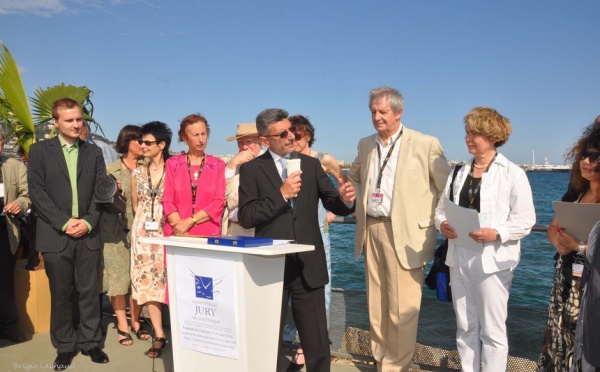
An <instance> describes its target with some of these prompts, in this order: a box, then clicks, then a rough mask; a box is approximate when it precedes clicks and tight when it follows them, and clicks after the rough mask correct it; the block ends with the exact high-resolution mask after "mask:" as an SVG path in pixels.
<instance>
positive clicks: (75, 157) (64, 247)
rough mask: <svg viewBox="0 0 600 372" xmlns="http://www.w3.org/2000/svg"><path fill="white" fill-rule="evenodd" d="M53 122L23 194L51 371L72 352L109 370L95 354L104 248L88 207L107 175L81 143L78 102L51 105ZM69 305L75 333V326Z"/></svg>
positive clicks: (97, 153) (95, 152) (33, 152)
mask: <svg viewBox="0 0 600 372" xmlns="http://www.w3.org/2000/svg"><path fill="white" fill-rule="evenodd" d="M52 122H53V123H54V125H55V126H56V128H57V129H58V132H59V133H58V136H57V137H55V138H52V139H50V140H46V141H43V142H39V143H36V144H34V145H32V146H31V149H30V152H29V192H30V196H31V201H32V203H33V205H34V206H35V208H36V210H37V213H38V220H37V250H38V251H40V252H42V254H43V256H44V262H45V266H46V275H47V276H48V280H49V282H50V295H51V318H50V338H51V340H52V345H53V346H54V348H55V349H56V350H57V353H58V355H57V357H56V360H55V361H54V370H55V371H62V370H64V369H66V368H68V367H69V366H70V365H71V361H72V359H73V357H74V356H75V354H76V353H77V349H80V350H81V352H82V354H83V355H89V356H90V358H91V359H92V361H93V362H95V363H108V356H107V355H106V354H105V353H104V352H103V351H102V349H100V347H99V345H100V341H101V340H102V333H101V330H100V320H101V319H100V313H99V311H98V308H99V306H100V304H99V297H98V293H99V292H100V284H101V283H100V281H99V276H100V270H101V260H102V250H101V248H102V242H101V241H100V234H99V232H100V230H99V229H98V226H97V225H98V219H99V217H100V210H99V208H98V206H97V205H96V203H95V202H94V201H93V197H94V187H95V185H96V182H97V181H98V180H99V178H100V177H102V176H104V175H105V174H106V167H105V164H104V160H103V158H102V151H101V150H100V148H98V147H97V146H93V145H90V144H89V143H86V142H84V141H80V140H79V135H80V131H81V127H82V125H83V117H82V111H81V105H80V104H79V103H78V102H77V101H75V100H72V99H70V98H63V99H60V100H58V101H56V102H54V104H53V106H52ZM74 299H77V303H76V304H73V301H74ZM73 305H75V306H77V309H78V311H79V317H80V322H79V324H78V325H74V324H73V323H74V322H73V316H74V314H73ZM76 328H77V329H76Z"/></svg>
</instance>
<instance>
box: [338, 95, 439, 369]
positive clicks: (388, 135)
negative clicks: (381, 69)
mask: <svg viewBox="0 0 600 372" xmlns="http://www.w3.org/2000/svg"><path fill="white" fill-rule="evenodd" d="M369 107H370V109H371V119H372V121H373V126H374V127H375V130H376V131H377V133H376V134H373V135H371V136H369V137H365V138H363V139H361V140H360V142H359V143H358V156H357V157H356V159H355V160H354V162H353V164H352V167H351V168H350V171H349V173H348V179H349V180H350V182H352V183H353V184H354V188H355V190H356V197H357V201H356V241H355V257H356V258H358V257H360V254H361V252H362V251H363V247H364V251H365V267H366V280H367V294H368V304H369V319H370V323H371V347H372V350H373V357H374V358H375V360H376V361H377V370H378V371H386V372H387V371H394V372H396V371H407V370H408V369H409V368H410V365H411V360H412V358H413V354H414V349H415V343H416V337H417V323H418V320H419V310H420V306H421V287H422V285H423V269H424V267H425V264H426V263H427V261H429V260H431V259H432V258H433V251H434V250H435V244H436V230H435V226H434V219H433V217H434V210H435V206H436V204H437V200H438V194H439V193H440V192H441V191H442V190H443V189H444V185H445V183H446V179H447V178H448V174H449V173H450V167H449V166H448V162H447V161H446V158H445V157H444V154H443V151H442V147H441V145H440V143H439V141H438V140H437V138H435V137H432V136H429V135H425V134H422V133H419V132H417V131H414V130H411V129H409V128H407V127H405V126H404V125H402V123H401V122H400V117H401V116H402V112H403V107H404V100H403V98H402V95H401V94H400V92H398V91H397V90H396V89H394V88H391V87H382V88H377V89H373V90H372V91H371V95H370V101H369Z"/></svg>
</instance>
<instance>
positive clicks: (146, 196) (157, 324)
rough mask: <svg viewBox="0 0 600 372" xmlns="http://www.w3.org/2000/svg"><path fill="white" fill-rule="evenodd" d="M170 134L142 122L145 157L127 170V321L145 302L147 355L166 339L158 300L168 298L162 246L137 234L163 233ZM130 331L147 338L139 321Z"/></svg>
mask: <svg viewBox="0 0 600 372" xmlns="http://www.w3.org/2000/svg"><path fill="white" fill-rule="evenodd" d="M171 136H172V132H171V129H170V128H169V127H168V126H167V124H165V123H161V122H159V121H153V122H150V123H147V124H144V125H143V126H142V139H141V140H140V141H139V143H140V144H141V146H142V153H143V154H144V158H145V160H146V161H145V164H144V165H142V166H140V167H138V168H136V169H134V170H133V171H132V172H131V190H132V193H131V202H132V205H133V210H134V213H135V217H134V219H133V227H132V229H131V298H132V301H133V302H134V304H135V307H134V309H133V310H132V315H131V325H132V328H133V327H135V324H139V315H140V310H141V306H143V305H147V307H148V313H149V314H150V322H151V323H152V327H153V328H154V339H153V340H152V346H151V347H150V350H148V352H147V355H148V357H150V358H158V357H159V356H160V355H161V353H162V349H163V347H164V346H165V344H166V342H167V339H166V337H165V332H164V329H163V325H162V304H163V303H167V302H168V297H167V276H166V270H165V269H166V268H165V247H164V246H163V245H158V244H147V243H142V242H140V241H139V238H140V237H146V236H150V237H160V236H163V227H164V218H163V208H162V203H161V202H162V198H163V190H164V184H165V161H166V160H167V159H168V158H169V146H170V144H171ZM133 331H134V332H135V333H136V336H137V337H138V338H139V339H147V338H148V336H147V333H145V332H144V331H143V329H142V327H141V324H139V326H138V328H137V329H135V328H133Z"/></svg>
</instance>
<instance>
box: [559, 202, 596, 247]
mask: <svg viewBox="0 0 600 372" xmlns="http://www.w3.org/2000/svg"><path fill="white" fill-rule="evenodd" d="M552 206H553V207H554V213H555V214H556V220H557V221H558V226H560V227H563V228H564V229H565V232H567V233H569V235H571V236H572V237H574V238H575V240H577V241H579V242H584V243H587V241H588V237H589V235H590V232H591V231H592V227H594V225H595V224H596V222H598V220H600V204H597V203H594V204H587V203H585V204H580V203H569V202H561V201H553V202H552Z"/></svg>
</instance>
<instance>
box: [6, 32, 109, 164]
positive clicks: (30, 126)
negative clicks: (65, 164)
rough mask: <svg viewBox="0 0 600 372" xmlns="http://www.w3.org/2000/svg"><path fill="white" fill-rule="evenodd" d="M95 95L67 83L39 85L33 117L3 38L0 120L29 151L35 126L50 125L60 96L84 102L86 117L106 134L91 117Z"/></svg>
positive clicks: (34, 138)
mask: <svg viewBox="0 0 600 372" xmlns="http://www.w3.org/2000/svg"><path fill="white" fill-rule="evenodd" d="M92 94H93V92H92V91H91V90H90V89H89V88H87V87H85V86H81V87H76V86H73V85H65V84H64V83H62V84H61V85H56V86H53V87H47V88H46V89H41V88H36V89H35V91H34V97H33V98H31V102H32V105H33V112H34V113H35V120H34V118H33V117H32V115H31V111H30V109H29V102H28V100H27V95H26V94H25V88H24V87H23V81H22V80H21V74H20V72H19V67H18V66H17V63H16V62H15V60H14V58H13V57H12V55H11V54H10V52H9V50H8V48H7V46H6V45H5V44H4V43H3V42H1V41H0V120H1V121H3V122H4V123H5V124H6V125H8V126H9V127H10V129H11V130H12V132H13V133H14V134H15V135H16V136H17V142H18V143H19V144H20V145H21V146H22V147H23V150H24V151H25V153H26V154H28V153H29V146H31V144H32V143H34V142H37V136H36V133H35V132H36V131H35V129H36V127H37V126H39V125H47V124H48V123H50V122H51V121H52V104H53V103H54V101H56V100H58V99H61V98H65V97H68V98H71V99H74V100H76V101H78V102H79V103H81V106H82V111H83V118H84V120H86V121H87V122H89V123H94V124H95V125H96V127H97V128H99V129H100V131H101V132H102V133H103V134H104V132H103V131H102V128H101V127H100V126H99V124H98V123H97V122H96V121H95V120H94V118H93V117H92V116H93V113H94V105H93V104H92V101H91V99H90V98H91V96H92Z"/></svg>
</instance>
